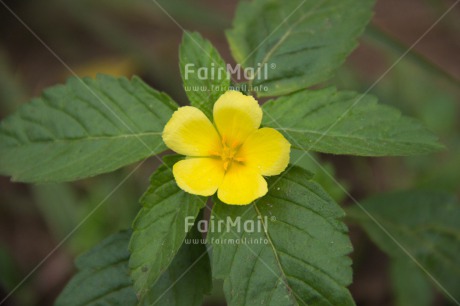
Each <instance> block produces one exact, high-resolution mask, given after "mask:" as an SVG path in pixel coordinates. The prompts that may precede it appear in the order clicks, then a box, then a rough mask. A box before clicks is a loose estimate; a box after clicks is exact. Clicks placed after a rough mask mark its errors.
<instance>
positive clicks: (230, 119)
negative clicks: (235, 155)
mask: <svg viewBox="0 0 460 306" xmlns="http://www.w3.org/2000/svg"><path fill="white" fill-rule="evenodd" d="M213 115H214V124H215V125H216V127H217V130H218V131H219V133H220V135H221V137H222V140H224V141H225V142H227V144H228V145H240V144H241V143H243V141H244V140H245V139H246V137H248V136H249V135H250V134H251V133H253V132H254V131H256V130H257V129H258V128H259V126H260V123H261V122H262V109H261V108H260V106H259V104H258V103H257V101H256V100H255V99H254V98H253V97H251V96H245V95H243V94H242V93H241V92H239V91H234V90H230V91H227V92H226V93H224V94H223V95H222V96H220V98H219V99H218V100H217V101H216V103H215V104H214V111H213Z"/></svg>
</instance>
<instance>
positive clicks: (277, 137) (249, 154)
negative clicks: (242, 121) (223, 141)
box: [236, 128, 291, 175]
mask: <svg viewBox="0 0 460 306" xmlns="http://www.w3.org/2000/svg"><path fill="white" fill-rule="evenodd" d="M290 151H291V144H290V143H289V141H287V140H286V138H284V136H283V135H282V134H281V133H280V132H278V131H277V130H275V129H272V128H261V129H260V130H257V131H256V132H254V133H252V134H251V135H250V136H249V137H248V138H247V139H246V141H245V142H244V143H243V145H242V146H241V147H240V149H239V151H238V154H237V156H236V158H238V159H239V160H241V161H242V162H243V163H244V164H245V165H246V166H249V167H252V168H255V169H257V170H258V171H259V173H260V174H262V175H277V174H280V173H281V172H283V171H284V169H286V167H287V165H288V164H289V153H290Z"/></svg>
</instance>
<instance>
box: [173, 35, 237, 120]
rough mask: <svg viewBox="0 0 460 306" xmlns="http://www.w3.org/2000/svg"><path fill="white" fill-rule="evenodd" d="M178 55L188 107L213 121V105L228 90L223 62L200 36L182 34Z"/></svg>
mask: <svg viewBox="0 0 460 306" xmlns="http://www.w3.org/2000/svg"><path fill="white" fill-rule="evenodd" d="M179 52H180V53H179V57H180V72H181V75H182V81H183V83H184V89H185V92H186V93H187V96H188V98H189V100H190V103H191V105H193V106H196V107H198V108H199V109H201V110H202V111H203V112H204V113H205V114H206V115H207V116H208V117H209V118H212V109H213V106H214V102H216V101H217V99H218V98H219V97H220V96H221V95H222V94H223V93H224V92H226V91H227V90H228V88H229V86H230V78H229V77H228V75H227V66H226V64H225V61H224V60H223V59H222V58H221V56H220V55H219V52H218V51H217V50H216V49H215V48H214V47H213V45H212V44H211V42H209V41H208V40H206V39H204V38H203V37H202V36H201V35H200V34H199V33H190V32H185V33H184V37H183V39H182V44H181V45H180V51H179Z"/></svg>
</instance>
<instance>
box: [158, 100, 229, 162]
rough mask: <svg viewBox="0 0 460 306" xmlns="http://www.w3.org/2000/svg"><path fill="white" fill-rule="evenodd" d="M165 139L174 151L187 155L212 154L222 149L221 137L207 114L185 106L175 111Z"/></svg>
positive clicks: (165, 129) (164, 131)
mask: <svg viewBox="0 0 460 306" xmlns="http://www.w3.org/2000/svg"><path fill="white" fill-rule="evenodd" d="M163 141H164V142H165V144H166V145H167V146H168V147H169V148H170V149H171V150H173V151H175V152H177V153H179V154H182V155H187V156H210V155H211V153H210V152H217V151H219V150H220V138H219V134H218V133H217V131H216V129H215V128H214V126H213V125H212V123H211V121H209V119H208V118H207V117H206V115H205V114H204V113H203V112H202V111H200V110H199V109H198V108H196V107H193V106H184V107H181V108H179V109H178V110H177V111H175V112H174V114H173V115H172V117H171V119H170V120H169V121H168V123H167V124H166V126H165V128H164V130H163Z"/></svg>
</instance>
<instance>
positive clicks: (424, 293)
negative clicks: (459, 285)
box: [391, 259, 434, 306]
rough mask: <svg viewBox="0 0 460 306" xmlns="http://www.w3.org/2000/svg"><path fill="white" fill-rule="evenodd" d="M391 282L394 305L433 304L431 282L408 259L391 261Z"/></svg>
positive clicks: (427, 305)
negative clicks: (394, 299)
mask: <svg viewBox="0 0 460 306" xmlns="http://www.w3.org/2000/svg"><path fill="white" fill-rule="evenodd" d="M391 284H392V286H393V291H394V293H395V298H396V303H395V304H396V306H412V305H417V306H430V305H433V298H434V296H433V291H432V288H431V284H430V282H429V281H428V279H427V278H426V275H425V274H424V273H423V271H421V270H420V268H419V267H417V266H416V265H415V264H414V263H413V262H411V261H410V260H409V259H406V260H404V259H396V260H392V261H391Z"/></svg>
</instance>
